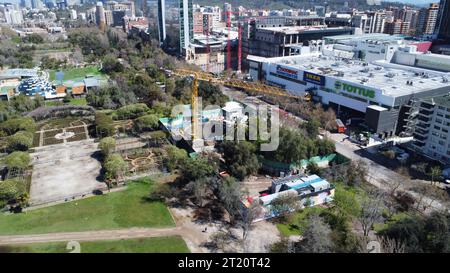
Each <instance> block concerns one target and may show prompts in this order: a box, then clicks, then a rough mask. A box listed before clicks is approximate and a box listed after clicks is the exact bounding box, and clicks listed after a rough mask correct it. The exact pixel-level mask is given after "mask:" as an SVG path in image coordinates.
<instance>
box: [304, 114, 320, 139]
mask: <svg viewBox="0 0 450 273" xmlns="http://www.w3.org/2000/svg"><path fill="white" fill-rule="evenodd" d="M319 126H320V122H319V121H318V120H317V119H316V118H312V119H311V120H308V121H307V122H306V124H305V129H306V132H307V133H308V135H309V137H311V138H316V137H317V135H318V134H319Z"/></svg>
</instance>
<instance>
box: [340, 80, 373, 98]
mask: <svg viewBox="0 0 450 273" xmlns="http://www.w3.org/2000/svg"><path fill="white" fill-rule="evenodd" d="M334 88H335V89H336V90H339V91H341V90H342V91H347V92H349V93H353V94H356V95H359V96H363V97H366V98H370V99H374V98H375V90H373V89H369V88H365V87H361V86H356V85H352V84H348V83H343V82H340V81H336V82H335V83H334Z"/></svg>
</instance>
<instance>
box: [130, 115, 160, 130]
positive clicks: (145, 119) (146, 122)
mask: <svg viewBox="0 0 450 273" xmlns="http://www.w3.org/2000/svg"><path fill="white" fill-rule="evenodd" d="M158 127H159V117H158V116H157V115H153V114H150V115H145V116H142V117H138V118H137V119H135V120H134V129H135V130H136V131H137V132H144V131H153V130H156V129H158Z"/></svg>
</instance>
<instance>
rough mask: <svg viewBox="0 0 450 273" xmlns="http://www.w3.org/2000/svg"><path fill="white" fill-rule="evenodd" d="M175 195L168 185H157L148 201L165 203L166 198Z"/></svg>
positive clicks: (152, 189)
mask: <svg viewBox="0 0 450 273" xmlns="http://www.w3.org/2000/svg"><path fill="white" fill-rule="evenodd" d="M174 195H175V192H174V191H173V189H172V188H171V187H170V186H169V185H168V184H167V183H155V184H153V186H152V188H151V191H150V194H149V195H148V197H147V199H148V200H149V201H164V200H165V199H166V198H171V197H173V196H174Z"/></svg>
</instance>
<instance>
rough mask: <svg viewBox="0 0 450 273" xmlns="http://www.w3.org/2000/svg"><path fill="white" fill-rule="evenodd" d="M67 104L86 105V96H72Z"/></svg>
mask: <svg viewBox="0 0 450 273" xmlns="http://www.w3.org/2000/svg"><path fill="white" fill-rule="evenodd" d="M69 104H70V105H76V106H80V105H87V101H86V98H73V99H70V102H69Z"/></svg>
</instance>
